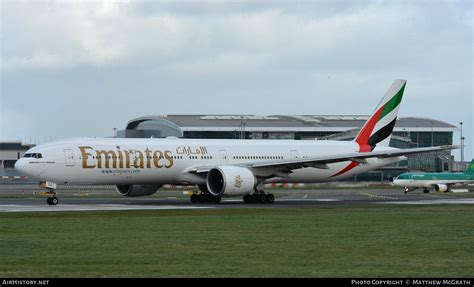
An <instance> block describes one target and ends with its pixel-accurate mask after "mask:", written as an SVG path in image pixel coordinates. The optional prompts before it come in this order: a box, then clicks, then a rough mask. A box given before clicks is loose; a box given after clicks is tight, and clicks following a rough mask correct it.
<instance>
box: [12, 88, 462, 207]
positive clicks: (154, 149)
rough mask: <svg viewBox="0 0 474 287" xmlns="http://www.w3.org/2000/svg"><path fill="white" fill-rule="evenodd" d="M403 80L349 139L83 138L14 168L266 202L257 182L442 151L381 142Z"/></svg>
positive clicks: (341, 175)
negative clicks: (182, 187) (181, 187)
mask: <svg viewBox="0 0 474 287" xmlns="http://www.w3.org/2000/svg"><path fill="white" fill-rule="evenodd" d="M405 85H406V81H405V80H396V81H395V82H394V83H393V84H392V85H391V87H390V88H389V90H388V91H387V92H386V94H385V96H384V98H383V99H382V101H381V102H380V103H379V105H378V106H377V108H376V109H375V111H374V113H373V114H372V115H371V116H370V117H369V119H368V120H367V122H366V123H365V124H364V126H363V127H362V129H361V130H360V132H359V133H358V135H357V137H356V138H355V140H354V141H317V140H314V141H305V140H223V139H178V138H165V139H157V138H150V139H143V138H140V139H129V138H121V139H120V138H103V139H95V138H83V139H70V140H63V141H57V142H52V143H47V144H43V145H38V146H36V147H34V148H32V149H30V150H29V151H27V152H26V153H25V155H24V157H23V158H21V159H19V160H18V161H17V162H16V164H15V168H16V169H17V170H19V171H20V172H22V173H23V174H25V175H27V176H29V177H31V178H34V179H38V180H39V181H40V183H42V185H43V186H46V187H50V189H49V190H50V191H49V194H50V196H49V197H48V200H47V202H48V204H50V205H56V204H57V203H58V198H57V197H56V192H55V191H54V187H55V186H56V184H87V185H94V184H97V185H105V184H107V185H115V186H116V189H117V191H118V192H119V193H120V194H122V195H124V196H145V195H151V194H154V193H155V192H157V191H158V189H159V188H160V187H161V186H162V185H163V184H172V185H197V186H198V187H199V189H200V190H201V193H200V194H195V195H192V196H191V201H192V202H193V203H195V202H216V203H217V202H220V199H221V196H244V202H245V203H249V202H262V203H264V202H273V201H274V196H273V195H272V194H270V193H266V192H264V191H263V186H264V184H265V183H315V182H325V181H336V180H341V179H345V178H348V177H351V176H352V175H354V174H360V173H364V172H367V171H370V170H374V169H378V168H380V167H382V166H385V165H389V164H392V163H395V162H397V161H400V160H404V159H406V157H405V156H406V155H409V154H416V153H424V152H433V151H441V150H449V149H453V148H456V147H453V146H440V147H430V148H415V149H403V150H401V149H395V148H391V147H388V143H389V141H390V137H391V134H392V131H393V127H394V126H395V122H396V119H397V115H398V109H399V106H400V102H401V100H402V97H403V92H404V89H405Z"/></svg>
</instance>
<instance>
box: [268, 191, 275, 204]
mask: <svg viewBox="0 0 474 287" xmlns="http://www.w3.org/2000/svg"><path fill="white" fill-rule="evenodd" d="M267 202H268V203H274V202H275V196H274V195H273V194H271V193H269V194H267Z"/></svg>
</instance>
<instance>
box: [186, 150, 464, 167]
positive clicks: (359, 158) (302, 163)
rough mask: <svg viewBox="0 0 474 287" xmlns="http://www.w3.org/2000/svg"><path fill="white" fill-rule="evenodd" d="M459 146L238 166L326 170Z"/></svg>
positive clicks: (357, 153) (341, 155) (358, 153)
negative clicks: (334, 165) (339, 164)
mask: <svg viewBox="0 0 474 287" xmlns="http://www.w3.org/2000/svg"><path fill="white" fill-rule="evenodd" d="M457 148H459V146H452V145H447V146H438V147H426V148H412V149H394V150H387V151H375V152H354V153H347V154H338V155H328V156H322V157H313V158H306V159H291V160H276V161H270V162H269V161H265V162H253V163H245V164H240V165H239V166H244V167H249V168H254V169H263V168H276V169H280V170H285V171H288V172H291V170H294V169H298V168H303V167H314V168H321V169H328V168H329V167H328V166H327V164H329V163H336V162H344V161H353V162H359V163H365V159H367V158H374V157H377V158H391V157H398V156H405V155H410V154H419V153H428V152H437V151H444V150H452V149H457ZM212 168H214V166H201V167H195V168H192V169H191V170H190V171H189V172H191V173H197V174H200V173H207V172H208V171H210V170H211V169H212Z"/></svg>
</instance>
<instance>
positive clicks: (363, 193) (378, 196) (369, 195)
mask: <svg viewBox="0 0 474 287" xmlns="http://www.w3.org/2000/svg"><path fill="white" fill-rule="evenodd" d="M360 194H361V195H366V196H368V197H372V198H381V199H398V197H393V196H384V195H378V194H373V193H366V192H361V193H360Z"/></svg>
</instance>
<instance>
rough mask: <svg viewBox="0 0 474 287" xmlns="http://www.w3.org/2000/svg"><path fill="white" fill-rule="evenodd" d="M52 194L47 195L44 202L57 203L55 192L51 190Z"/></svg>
mask: <svg viewBox="0 0 474 287" xmlns="http://www.w3.org/2000/svg"><path fill="white" fill-rule="evenodd" d="M53 194H54V195H52V196H50V197H48V198H47V199H46V202H47V203H48V205H57V204H58V203H59V199H58V198H57V197H56V196H55V195H56V193H55V192H53Z"/></svg>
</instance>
